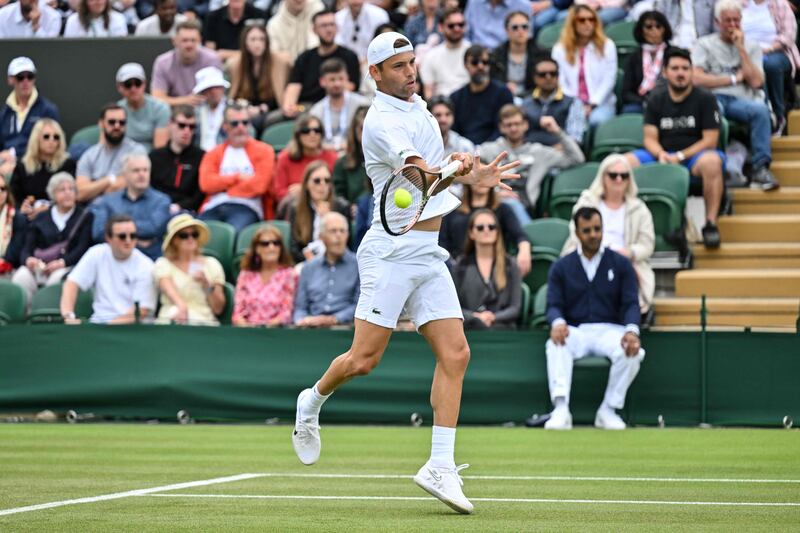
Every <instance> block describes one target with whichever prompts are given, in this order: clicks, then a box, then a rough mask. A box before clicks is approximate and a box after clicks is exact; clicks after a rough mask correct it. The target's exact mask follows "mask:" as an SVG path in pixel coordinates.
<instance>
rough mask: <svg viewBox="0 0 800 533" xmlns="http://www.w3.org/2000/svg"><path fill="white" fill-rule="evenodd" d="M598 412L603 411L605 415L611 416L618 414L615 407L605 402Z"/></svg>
mask: <svg viewBox="0 0 800 533" xmlns="http://www.w3.org/2000/svg"><path fill="white" fill-rule="evenodd" d="M598 411H603V412H605V413H609V414H613V415H615V414H617V410H616V409H614V408H613V407H611V406H610V405H608V404H607V403H606V402H603V403H601V404H600V409H598Z"/></svg>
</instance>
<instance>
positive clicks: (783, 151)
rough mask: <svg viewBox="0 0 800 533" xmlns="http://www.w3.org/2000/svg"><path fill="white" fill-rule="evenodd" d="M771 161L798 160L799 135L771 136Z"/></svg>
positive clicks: (799, 155)
mask: <svg viewBox="0 0 800 533" xmlns="http://www.w3.org/2000/svg"><path fill="white" fill-rule="evenodd" d="M772 160H773V161H797V160H800V135H789V136H787V137H773V138H772Z"/></svg>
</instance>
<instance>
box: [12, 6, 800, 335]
mask: <svg viewBox="0 0 800 533" xmlns="http://www.w3.org/2000/svg"><path fill="white" fill-rule="evenodd" d="M625 18H628V19H629V20H631V21H634V22H635V27H634V29H633V37H634V38H635V40H636V42H637V43H638V44H639V46H638V47H637V48H636V49H635V50H633V51H632V52H631V51H628V52H626V54H627V55H624V56H621V55H620V52H621V51H620V50H618V49H617V46H616V45H615V42H614V40H613V39H612V38H610V37H609V36H608V35H607V33H606V31H605V29H607V28H608V27H609V25H611V24H613V23H615V22H617V21H620V20H622V19H625ZM550 24H561V25H562V26H563V27H562V29H561V30H560V37H559V38H558V40H557V42H556V43H555V45H554V46H553V47H552V49H551V50H550V49H545V48H542V47H540V45H538V44H537V36H538V35H539V34H540V32H542V29H543V28H545V27H547V26H548V25H550ZM398 29H399V31H404V32H405V34H406V35H407V36H408V37H409V39H410V40H411V42H412V43H413V44H414V46H415V47H416V58H417V59H416V62H417V65H418V74H419V84H418V91H419V92H420V94H422V95H424V97H425V99H426V100H427V102H428V108H429V110H430V112H431V114H432V116H433V117H434V118H435V119H436V122H437V123H438V125H439V132H438V133H439V134H440V135H441V137H442V141H443V143H444V146H445V153H446V154H449V153H452V152H456V151H458V152H473V151H475V152H477V153H478V154H479V155H480V156H481V158H482V159H483V160H484V161H491V160H492V159H494V158H495V157H496V156H497V155H498V154H499V153H501V152H503V151H506V152H508V154H509V157H510V158H511V159H514V160H519V161H520V162H521V165H520V167H519V169H518V170H519V173H520V174H521V176H522V178H521V179H520V180H517V181H516V182H514V183H512V184H511V185H512V189H511V190H510V191H506V190H491V189H488V190H487V189H485V188H481V187H471V186H463V187H462V186H454V187H453V192H454V193H457V194H458V195H459V196H460V197H461V200H462V205H461V207H460V208H459V209H458V210H456V211H455V212H453V213H452V214H450V215H449V216H448V217H446V218H445V219H444V222H443V226H442V229H441V233H440V244H441V245H442V247H443V248H445V249H446V250H447V251H448V252H449V253H450V255H451V267H452V269H453V274H454V279H455V281H456V286H457V289H458V293H459V297H460V298H461V300H462V307H463V309H464V315H465V318H466V320H467V326H468V327H474V328H508V327H514V326H515V324H516V323H517V317H518V316H519V314H520V308H521V302H520V297H521V289H520V284H521V283H522V281H521V280H522V279H523V278H524V277H525V276H526V275H527V274H528V273H529V272H530V271H531V268H532V256H533V254H532V246H531V242H530V240H529V237H528V236H527V235H526V232H525V231H524V227H525V226H526V225H527V224H528V223H530V222H531V221H532V220H533V219H534V218H537V217H540V216H542V215H543V214H544V213H543V208H542V206H541V205H540V201H539V199H540V196H541V194H542V183H543V182H544V180H545V177H546V176H548V175H549V176H555V179H558V178H557V175H558V173H559V172H560V171H562V170H564V169H567V168H569V167H572V166H574V165H578V164H581V163H583V162H584V161H585V154H587V153H588V152H589V148H590V145H589V142H590V141H588V139H590V138H591V133H592V131H593V130H594V129H595V128H596V127H597V126H598V125H601V124H603V123H605V122H607V121H608V120H610V119H611V118H612V117H614V116H615V115H616V114H618V112H622V113H641V114H643V116H644V124H645V125H644V130H643V137H644V145H643V147H642V148H641V149H639V150H636V151H634V152H630V153H628V154H625V155H618V156H612V157H611V158H609V159H606V160H605V161H604V162H603V164H602V165H601V167H600V171H598V173H597V176H596V178H595V180H594V182H593V183H592V184H591V186H590V187H589V188H588V189H586V190H585V191H584V192H583V194H582V195H581V196H580V199H579V201H578V203H577V204H576V206H575V209H576V210H578V209H580V208H585V207H590V208H595V209H597V212H598V213H600V214H601V215H602V221H603V226H604V229H605V231H604V233H603V241H602V242H603V246H604V247H609V248H611V249H613V250H614V251H615V252H617V254H619V255H621V256H623V257H624V258H627V260H629V262H630V264H631V265H632V267H633V268H634V270H635V272H636V277H637V280H638V291H639V307H640V311H641V312H642V313H646V312H647V311H648V310H649V309H650V307H651V305H652V301H653V294H654V291H655V281H654V275H653V270H652V268H651V267H650V265H649V258H650V256H651V255H652V253H653V248H654V241H655V236H654V229H653V219H652V216H651V214H650V212H649V211H648V209H647V206H646V205H645V204H644V202H642V201H641V200H640V199H638V198H637V185H636V181H635V169H636V168H637V167H638V166H639V165H641V164H647V163H673V164H681V165H683V166H685V167H686V168H687V169H688V171H689V172H690V174H691V176H692V180H693V185H694V189H696V190H699V191H701V193H702V195H703V197H704V199H705V208H706V219H707V220H706V225H705V226H704V227H703V228H702V236H703V241H704V243H705V245H706V246H708V247H717V246H719V245H720V235H719V231H718V229H717V217H718V214H719V211H720V209H721V205H722V198H723V194H724V189H725V187H726V183H727V186H729V187H732V186H747V185H748V184H749V185H750V186H751V187H754V188H759V189H763V190H765V191H768V190H773V189H775V188H777V186H778V183H777V180H776V179H775V177H774V176H773V175H772V173H771V171H770V163H771V161H772V154H771V138H772V136H773V135H781V134H783V133H784V130H785V128H786V123H787V115H786V114H787V112H788V110H789V109H790V107H791V102H793V101H794V98H795V97H794V94H793V93H794V90H795V86H794V82H793V80H794V76H795V74H796V70H797V66H798V64H800V52H798V48H797V45H796V38H797V31H796V30H797V24H796V18H795V14H794V12H793V7H792V5H791V4H790V2H789V0H746V1H744V2H742V1H740V0H716V1H714V0H681V1H678V0H642V1H640V2H634V3H633V5H628V4H627V3H626V2H624V1H620V0H592V1H586V0H576V1H575V2H574V5H573V3H572V2H569V1H566V2H565V1H562V0H552V1H551V0H535V1H532V2H527V1H525V0H466V1H461V2H456V1H454V0H443V1H438V0H421V1H418V0H407V1H405V2H393V3H391V4H390V5H387V4H386V3H380V2H364V0H338V1H336V2H330V1H325V2H322V1H320V0H283V1H273V2H269V1H266V2H265V1H263V0H256V1H254V2H249V1H246V0H228V1H227V2H221V1H219V0H210V1H203V0H190V1H182V2H176V1H175V0H154V1H153V2H150V1H146V0H139V1H126V2H118V3H116V2H110V1H109V0H69V1H64V0H48V1H39V0H16V1H12V2H4V1H3V0H0V39H4V38H16V39H20V38H21V39H25V38H48V37H49V38H56V37H59V36H62V37H63V38H69V37H83V38H117V37H123V36H127V35H131V36H147V37H163V38H165V39H170V40H171V43H172V49H170V50H169V51H167V52H164V53H162V54H161V55H159V56H158V57H157V58H156V59H155V61H154V62H153V64H152V65H143V64H141V63H137V62H127V63H124V64H121V65H120V66H119V68H118V70H117V72H116V77H115V82H116V88H117V90H118V92H119V95H120V99H119V100H118V101H117V102H112V103H103V102H98V103H97V108H98V111H99V119H98V121H97V126H98V128H99V139H98V141H97V142H96V143H94V144H80V143H77V144H76V143H73V145H70V146H69V147H68V145H67V137H66V135H65V132H64V131H63V129H62V127H61V125H60V124H59V110H58V108H57V106H56V105H55V104H53V103H52V102H51V101H50V100H48V99H47V98H46V95H43V94H40V93H39V92H38V90H37V86H36V80H37V76H40V75H41V76H47V75H48V73H47V72H38V71H37V68H36V65H35V64H34V62H33V61H32V60H31V59H29V58H28V57H17V58H15V59H13V60H12V61H11V62H10V64H9V65H8V68H7V75H8V85H9V86H10V88H11V91H10V93H9V95H8V97H7V99H6V100H5V103H4V105H3V107H2V109H0V257H2V259H0V275H6V276H10V277H11V279H12V280H13V281H14V282H15V283H17V284H19V285H20V286H22V287H23V288H24V289H25V290H26V292H27V293H28V295H29V297H30V296H31V295H33V293H34V292H35V291H36V290H37V288H38V287H41V286H42V285H46V284H47V285H50V284H55V283H61V282H63V283H64V288H63V296H62V313H63V315H64V318H65V320H66V321H67V322H72V321H74V320H75V315H74V306H75V300H76V296H77V291H78V290H79V289H80V290H88V289H90V288H93V289H94V298H95V310H94V315H93V316H92V321H95V322H114V323H117V322H126V321H130V320H132V319H133V318H134V315H135V314H136V315H137V316H139V317H142V316H145V317H146V316H150V317H153V318H154V319H156V320H157V321H159V322H173V323H189V324H217V323H218V320H219V319H218V317H219V316H220V314H221V313H222V312H223V310H224V309H225V307H226V305H227V306H229V307H232V309H233V311H232V317H233V318H232V321H233V323H234V324H236V325H240V326H246V325H266V326H278V325H290V324H295V325H298V326H305V327H321V326H331V325H335V324H347V323H350V322H352V320H353V312H354V309H355V303H356V299H357V296H358V269H357V264H356V256H355V254H354V251H355V249H356V248H357V247H358V243H359V242H360V240H361V238H363V236H364V233H365V232H366V231H367V229H368V228H369V227H370V225H371V221H372V219H373V209H374V206H373V205H372V201H371V183H370V181H369V179H368V178H367V174H366V170H365V168H364V154H363V151H362V147H361V137H362V132H363V123H364V119H365V116H366V113H367V110H368V108H369V105H370V103H371V101H372V96H373V95H374V92H375V86H374V83H373V82H372V80H371V79H369V77H365V76H364V74H365V71H366V68H365V62H366V50H367V46H368V44H369V42H370V40H371V39H372V38H373V36H374V35H375V34H376V33H380V32H382V31H394V30H398ZM620 58H621V59H620ZM618 70H621V73H620V72H618ZM65 83H70V81H69V80H65ZM787 88H791V90H787ZM787 101H788V104H787ZM721 117H726V118H727V119H728V120H729V121H734V122H736V123H741V124H743V125H744V126H746V132H747V133H746V134H747V135H748V136H749V138H748V141H749V142H748V143H747V144H748V147H749V153H750V157H749V166H747V167H745V169H744V170H746V173H747V174H748V175H745V173H743V172H742V170H743V169H740V168H730V169H728V168H727V167H726V154H725V152H724V151H723V150H721V149H719V147H718V144H719V135H720V128H721ZM285 121H293V125H292V128H293V133H292V135H291V138H290V139H289V140H288V145H287V146H286V147H285V148H284V147H282V146H281V147H278V149H275V148H274V147H273V146H272V145H270V144H268V143H266V142H263V141H261V140H260V139H261V135H262V133H264V132H265V131H267V130H269V129H270V127H271V126H273V125H275V124H278V123H283V122H285ZM265 138H266V137H265ZM271 220H285V221H286V222H288V231H284V229H282V228H283V226H281V225H280V224H267V225H265V226H262V227H261V228H259V229H258V230H256V231H255V232H253V233H252V238H251V239H250V243H249V246H248V248H247V250H246V251H245V252H244V256H243V257H241V258H237V259H236V260H237V264H236V265H235V266H236V269H235V271H236V272H238V277H235V278H231V273H230V271H231V265H227V264H226V265H223V264H220V263H219V261H217V260H216V259H214V258H213V257H210V256H204V255H203V254H202V252H203V247H204V246H206V245H207V243H208V241H209V238H210V235H211V234H210V231H211V230H210V229H209V225H207V224H206V222H209V221H222V222H226V223H228V224H230V225H231V226H233V228H234V230H235V231H236V232H237V233H240V232H242V230H244V229H245V228H247V227H248V226H250V225H252V224H254V223H257V222H260V221H271ZM351 233H352V235H351ZM579 244H580V243H579V239H578V236H577V235H576V233H575V228H574V223H573V226H572V228H571V236H570V238H569V239H568V240H567V242H566V244H565V245H564V249H563V254H565V255H566V254H569V253H571V252H572V251H574V250H575V249H577V248H578V247H579ZM226 273H227V278H228V280H229V281H232V282H233V283H234V284H235V287H236V289H235V293H234V298H233V302H228V301H227V299H229V298H230V295H226V292H225V290H224V289H225V281H226ZM29 299H30V298H29ZM134 308H135V310H134Z"/></svg>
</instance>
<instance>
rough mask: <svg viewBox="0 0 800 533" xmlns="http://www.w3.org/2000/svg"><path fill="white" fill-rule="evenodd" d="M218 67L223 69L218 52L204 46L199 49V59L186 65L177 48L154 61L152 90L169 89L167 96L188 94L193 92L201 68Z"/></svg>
mask: <svg viewBox="0 0 800 533" xmlns="http://www.w3.org/2000/svg"><path fill="white" fill-rule="evenodd" d="M205 67H217V68H219V69H222V62H221V61H220V60H219V58H218V57H217V54H215V53H214V52H212V51H211V50H209V49H208V48H203V47H202V46H201V47H200V48H199V49H198V50H197V59H196V60H195V62H194V63H190V64H188V65H184V64H183V63H181V61H180V59H179V58H178V53H177V52H176V51H175V50H170V51H169V52H164V53H163V54H161V55H159V56H158V57H157V58H156V60H155V61H153V81H151V82H150V91H151V92H152V91H155V90H159V89H160V90H163V91H167V96H188V95H190V94H192V89H193V88H194V85H195V79H194V75H195V73H196V72H197V71H198V70H200V69H201V68H205Z"/></svg>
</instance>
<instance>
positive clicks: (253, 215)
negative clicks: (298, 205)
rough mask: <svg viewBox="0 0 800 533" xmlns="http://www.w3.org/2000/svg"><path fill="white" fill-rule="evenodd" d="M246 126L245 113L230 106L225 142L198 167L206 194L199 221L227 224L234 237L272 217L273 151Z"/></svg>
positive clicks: (243, 110) (208, 154)
mask: <svg viewBox="0 0 800 533" xmlns="http://www.w3.org/2000/svg"><path fill="white" fill-rule="evenodd" d="M249 125H250V118H249V116H248V113H247V109H245V108H244V107H240V106H236V105H232V106H229V107H228V108H227V109H226V110H225V122H224V124H223V125H222V127H223V129H224V130H225V133H226V134H227V137H228V140H227V141H225V142H224V143H222V144H220V145H219V146H217V147H216V148H214V149H213V150H211V151H209V152H207V153H206V155H205V156H203V161H202V162H201V163H200V189H201V190H202V191H203V192H204V193H206V200H205V202H204V203H203V205H202V206H201V207H200V213H201V214H200V218H201V219H202V220H221V221H223V222H227V223H228V224H231V225H232V226H234V227H235V228H236V231H237V233H238V232H239V231H240V230H241V229H242V228H244V227H245V226H247V225H249V224H253V223H255V222H258V221H259V220H264V219H267V220H268V219H271V218H272V216H273V213H272V207H273V199H272V196H271V195H270V193H269V190H270V183H271V182H272V170H273V167H274V164H275V151H274V150H273V149H272V147H271V146H270V145H268V144H266V143H263V142H261V141H257V140H255V139H253V138H252V137H251V136H250V132H249V131H248V127H249Z"/></svg>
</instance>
